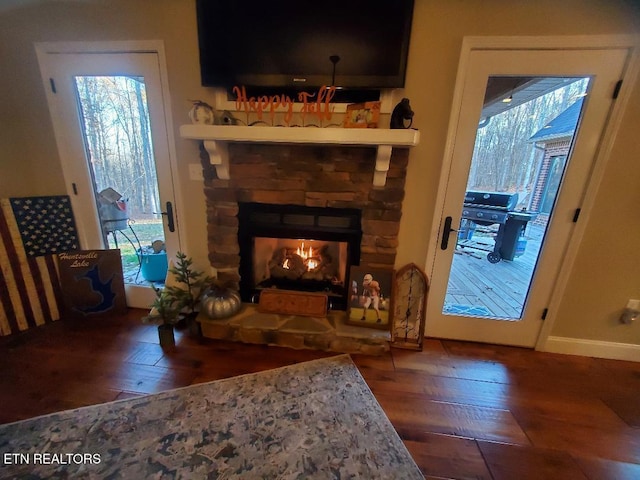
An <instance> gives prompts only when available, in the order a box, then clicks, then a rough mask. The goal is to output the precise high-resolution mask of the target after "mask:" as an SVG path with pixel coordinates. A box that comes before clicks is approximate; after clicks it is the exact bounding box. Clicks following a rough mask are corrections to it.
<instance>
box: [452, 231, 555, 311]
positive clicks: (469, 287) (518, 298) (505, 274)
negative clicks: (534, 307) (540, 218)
mask: <svg viewBox="0 0 640 480" xmlns="http://www.w3.org/2000/svg"><path fill="white" fill-rule="evenodd" d="M543 234H544V227H542V226H538V225H532V224H529V225H528V226H527V228H526V231H525V237H526V238H527V241H528V242H527V247H526V250H525V253H524V254H523V255H522V256H520V257H516V258H515V259H514V260H513V261H506V260H502V261H500V262H498V263H490V262H489V261H488V260H487V253H488V252H487V250H488V251H492V250H493V239H492V237H490V236H482V233H476V234H475V235H474V236H473V238H472V240H462V241H460V242H459V243H458V245H457V248H456V252H455V255H454V258H453V267H452V269H451V275H450V277H449V285H448V291H447V296H446V299H445V310H446V311H447V312H449V313H452V314H454V313H455V314H463V315H465V314H466V315H472V316H484V317H498V318H505V319H518V318H520V315H521V312H522V306H523V305H524V301H525V299H526V296H527V292H528V290H529V281H530V278H531V276H532V274H533V270H534V268H535V263H536V260H537V257H538V252H539V251H540V245H541V242H542V236H543Z"/></svg>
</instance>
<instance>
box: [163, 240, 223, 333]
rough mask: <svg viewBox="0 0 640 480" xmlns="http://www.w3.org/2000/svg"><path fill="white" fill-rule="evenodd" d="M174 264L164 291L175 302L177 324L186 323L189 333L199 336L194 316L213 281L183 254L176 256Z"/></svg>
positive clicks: (170, 269) (179, 253)
mask: <svg viewBox="0 0 640 480" xmlns="http://www.w3.org/2000/svg"><path fill="white" fill-rule="evenodd" d="M176 259H177V260H176V264H175V266H171V268H169V273H171V276H170V277H169V278H168V279H167V284H166V285H165V291H166V292H167V294H168V295H169V297H171V298H172V299H173V301H174V302H175V306H176V308H177V310H178V322H184V323H186V325H187V327H189V330H190V331H191V333H194V334H199V333H200V332H199V328H198V327H199V325H198V323H197V322H196V316H197V315H198V310H199V309H200V301H201V299H202V295H203V293H204V292H205V290H207V288H208V287H209V286H210V285H211V283H212V281H213V279H212V278H211V277H209V276H207V275H205V274H204V273H203V272H200V271H198V270H195V269H194V268H193V260H192V259H191V258H190V257H187V255H185V254H184V253H183V252H178V253H177V254H176Z"/></svg>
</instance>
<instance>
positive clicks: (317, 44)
mask: <svg viewBox="0 0 640 480" xmlns="http://www.w3.org/2000/svg"><path fill="white" fill-rule="evenodd" d="M412 14H413V0H387V1H383V0H342V1H338V0H325V1H324V2H307V1H300V0H269V1H264V0H263V1H260V0H198V1H197V15H198V39H199V46H200V67H201V74H202V84H203V85H205V86H221V87H231V86H234V85H245V86H249V87H250V86H256V87H303V88H308V87H313V88H316V87H320V86H322V85H335V86H337V87H343V88H397V87H403V86H404V77H405V69H406V63H407V53H408V49H409V36H410V31H411V19H412Z"/></svg>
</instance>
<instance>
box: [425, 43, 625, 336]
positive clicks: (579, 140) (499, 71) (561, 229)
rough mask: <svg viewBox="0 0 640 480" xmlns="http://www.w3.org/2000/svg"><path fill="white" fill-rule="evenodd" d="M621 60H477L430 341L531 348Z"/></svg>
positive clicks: (561, 55) (467, 81) (594, 54)
mask: <svg viewBox="0 0 640 480" xmlns="http://www.w3.org/2000/svg"><path fill="white" fill-rule="evenodd" d="M625 60H626V51H625V50H622V49H621V50H619V51H615V53H614V52H611V51H610V52H609V53H608V52H607V51H605V50H601V51H599V50H589V51H586V50H585V51H578V50H567V51H557V50H516V51H505V50H503V51H483V50H477V51H471V53H470V56H469V62H468V65H467V71H466V72H464V74H465V78H464V79H463V80H462V82H463V85H464V86H463V92H464V93H463V95H462V96H461V104H460V105H459V110H458V111H457V114H458V123H457V125H456V129H455V139H454V141H453V142H452V144H453V145H454V146H453V147H452V157H451V163H450V171H449V176H448V182H447V184H446V186H444V188H445V189H446V193H445V196H444V198H445V200H444V208H443V214H442V218H441V219H440V232H439V238H438V245H437V253H436V256H435V258H434V263H433V271H432V273H431V278H432V288H431V292H430V299H429V305H428V314H427V323H426V334H427V335H428V336H436V337H444V338H457V339H464V340H471V341H484V342H490V343H502V344H509V345H519V346H533V345H535V342H536V340H537V338H538V335H539V332H540V328H541V325H542V321H543V317H544V310H545V308H546V307H547V302H548V299H549V298H550V294H551V292H552V290H553V285H554V282H555V279H556V277H557V274H558V272H559V265H560V264H561V261H562V258H563V254H564V252H565V250H566V248H567V246H568V244H569V240H570V236H571V233H572V230H573V225H575V223H574V216H575V213H576V211H577V209H578V208H579V206H580V202H581V200H582V198H583V196H584V192H585V188H586V185H587V182H588V179H589V173H590V171H591V168H592V165H593V161H594V158H595V152H596V150H597V145H598V139H599V138H600V136H601V134H602V131H603V129H604V126H605V124H606V120H607V115H608V112H609V109H610V106H611V103H612V101H613V100H612V92H613V89H614V87H615V84H616V82H617V81H618V80H619V79H620V78H621V75H622V71H623V68H624V64H625ZM452 134H453V133H452Z"/></svg>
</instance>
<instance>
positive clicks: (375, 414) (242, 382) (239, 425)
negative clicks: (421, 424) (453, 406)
mask: <svg viewBox="0 0 640 480" xmlns="http://www.w3.org/2000/svg"><path fill="white" fill-rule="evenodd" d="M0 477H1V478H29V479H40V478H84V479H94V478H95V479H104V478H109V479H116V478H122V479H146V478H154V479H165V478H167V479H168V478H171V479H195V478H198V479H200V478H203V479H253V478H258V479H310V478H314V479H315V478H318V479H325V478H326V479H414V478H415V479H418V478H420V479H421V478H423V476H422V474H421V473H420V470H419V469H418V467H417V466H416V464H415V462H414V461H413V459H412V458H411V456H410V455H409V453H408V451H407V449H406V447H405V446H404V444H403V443H402V441H401V440H400V438H399V437H398V434H397V433H396V431H395V430H394V428H393V426H392V425H391V423H390V422H389V420H388V418H387V417H386V415H385V414H384V412H383V410H382V408H381V407H380V405H379V404H378V402H377V401H376V399H375V397H374V396H373V394H372V393H371V391H370V390H369V387H368V386H367V384H366V383H365V381H364V379H363V378H362V376H361V375H360V372H358V369H357V368H356V366H355V365H354V364H353V362H352V361H351V358H350V357H349V356H348V355H338V356H335V357H330V358H325V359H320V360H313V361H310V362H305V363H300V364H296V365H292V366H288V367H283V368H278V369H275V370H268V371H265V372H261V373H255V374H249V375H243V376H240V377H234V378H230V379H226V380H219V381H215V382H210V383H206V384H200V385H194V386H190V387H185V388H181V389H177V390H171V391H167V392H163V393H160V394H155V395H149V396H144V397H137V398H134V399H128V400H121V401H117V402H112V403H106V404H102V405H95V406H91V407H84V408H79V409H75V410H69V411H65V412H61V413H55V414H51V415H46V416H42V417H37V418H34V419H29V420H24V421H20V422H15V423H11V424H6V425H0Z"/></svg>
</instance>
